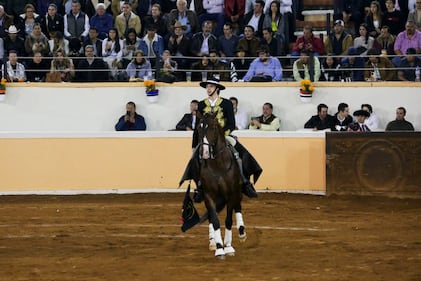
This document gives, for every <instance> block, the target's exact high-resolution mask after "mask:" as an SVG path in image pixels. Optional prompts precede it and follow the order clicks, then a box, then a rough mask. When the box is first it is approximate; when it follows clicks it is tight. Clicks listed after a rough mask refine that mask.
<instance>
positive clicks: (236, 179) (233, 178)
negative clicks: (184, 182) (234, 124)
mask: <svg viewBox="0 0 421 281" xmlns="http://www.w3.org/2000/svg"><path fill="white" fill-rule="evenodd" d="M197 133H198V139H199V144H198V148H197V149H198V150H199V151H198V154H199V159H200V172H199V179H200V181H201V183H202V186H203V193H204V201H205V206H206V209H207V218H208V220H209V249H210V250H214V251H215V257H217V258H220V259H224V258H225V255H229V256H233V255H235V249H234V248H233V247H232V225H233V219H232V217H233V212H234V210H235V217H236V224H237V228H238V231H239V238H240V241H241V242H244V241H245V240H246V238H247V236H246V232H245V227H244V221H243V216H242V214H241V199H242V192H241V187H242V184H243V182H242V180H241V176H240V171H239V167H238V164H237V162H236V160H235V158H234V155H233V153H232V151H231V149H230V148H229V147H228V145H227V141H226V139H225V135H224V132H223V130H222V127H221V126H220V124H219V122H218V120H217V119H216V113H206V114H204V115H203V116H202V117H201V119H200V121H199V122H198V127H197ZM224 206H226V210H227V211H226V218H225V236H224V241H222V235H221V229H220V222H219V218H218V213H219V211H221V210H222V209H223V208H224Z"/></svg>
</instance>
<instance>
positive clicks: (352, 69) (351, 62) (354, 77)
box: [340, 47, 364, 82]
mask: <svg viewBox="0 0 421 281" xmlns="http://www.w3.org/2000/svg"><path fill="white" fill-rule="evenodd" d="M363 68H364V58H362V57H360V56H359V55H358V52H357V49H356V48H354V47H351V48H349V50H348V56H347V57H344V58H343V59H342V61H341V67H340V72H341V80H345V81H348V82H350V81H364V70H362V69H363Z"/></svg>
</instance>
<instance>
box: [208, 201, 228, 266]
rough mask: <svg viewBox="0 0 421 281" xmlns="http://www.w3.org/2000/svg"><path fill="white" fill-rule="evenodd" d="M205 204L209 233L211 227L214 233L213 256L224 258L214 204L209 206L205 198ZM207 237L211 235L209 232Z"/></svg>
mask: <svg viewBox="0 0 421 281" xmlns="http://www.w3.org/2000/svg"><path fill="white" fill-rule="evenodd" d="M205 205H206V208H207V209H208V213H209V233H211V227H212V229H213V231H214V233H213V235H214V239H215V244H216V250H215V257H217V258H220V259H224V258H225V252H224V246H223V244H222V236H221V227H220V224H219V219H218V215H217V213H216V209H215V207H214V206H210V205H211V204H210V202H209V200H205ZM209 237H211V234H209Z"/></svg>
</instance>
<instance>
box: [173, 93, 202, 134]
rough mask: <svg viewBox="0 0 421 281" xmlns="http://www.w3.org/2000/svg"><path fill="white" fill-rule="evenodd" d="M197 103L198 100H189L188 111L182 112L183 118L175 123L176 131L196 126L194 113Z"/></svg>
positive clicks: (189, 129)
mask: <svg viewBox="0 0 421 281" xmlns="http://www.w3.org/2000/svg"><path fill="white" fill-rule="evenodd" d="M198 104H199V101H198V100H192V101H191V102H190V113H186V114H184V116H183V118H181V120H180V121H179V122H178V123H177V125H176V126H175V129H176V130H177V131H193V130H194V128H195V127H196V121H197V120H196V113H197V106H198Z"/></svg>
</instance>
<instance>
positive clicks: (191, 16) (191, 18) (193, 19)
mask: <svg viewBox="0 0 421 281" xmlns="http://www.w3.org/2000/svg"><path fill="white" fill-rule="evenodd" d="M186 15H187V21H188V25H190V28H191V29H190V31H189V33H192V34H195V33H196V32H198V31H199V21H198V19H197V16H196V14H195V13H194V12H192V11H190V10H187V11H186ZM178 16H179V12H178V10H177V9H174V10H172V11H171V12H170V13H169V15H168V29H169V30H170V31H174V24H175V22H176V21H178Z"/></svg>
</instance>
